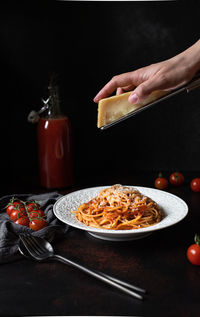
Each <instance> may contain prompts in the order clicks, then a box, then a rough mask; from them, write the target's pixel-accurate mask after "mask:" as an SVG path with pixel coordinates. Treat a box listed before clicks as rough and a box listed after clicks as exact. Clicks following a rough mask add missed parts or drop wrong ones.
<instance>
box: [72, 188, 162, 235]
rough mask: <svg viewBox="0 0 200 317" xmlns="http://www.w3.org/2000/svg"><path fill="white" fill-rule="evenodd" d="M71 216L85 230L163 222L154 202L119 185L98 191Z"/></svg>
mask: <svg viewBox="0 0 200 317" xmlns="http://www.w3.org/2000/svg"><path fill="white" fill-rule="evenodd" d="M74 212H75V213H76V218H77V219H78V220H79V221H81V222H83V223H84V224H86V225H87V226H90V227H94V228H100V229H113V230H128V229H139V228H145V227H148V226H152V225H154V224H156V223H158V222H160V221H161V219H162V218H163V216H162V213H161V211H160V209H159V207H158V205H157V203H156V202H155V201H153V200H152V199H151V198H149V197H147V196H144V195H143V194H141V193H140V192H139V191H138V190H137V189H135V188H132V187H127V186H122V185H114V186H111V187H109V188H106V189H103V190H101V191H100V192H99V194H98V195H97V197H95V198H93V199H91V200H90V201H89V202H87V203H83V204H81V205H80V206H79V207H78V209H77V210H75V211H74Z"/></svg>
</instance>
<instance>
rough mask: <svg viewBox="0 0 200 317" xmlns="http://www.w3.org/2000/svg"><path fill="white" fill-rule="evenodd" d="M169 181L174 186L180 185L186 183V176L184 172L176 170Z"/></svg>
mask: <svg viewBox="0 0 200 317" xmlns="http://www.w3.org/2000/svg"><path fill="white" fill-rule="evenodd" d="M169 181H170V183H171V184H172V185H174V186H180V185H182V184H183V183H184V176H183V174H182V173H179V172H174V173H172V174H171V175H170V177H169Z"/></svg>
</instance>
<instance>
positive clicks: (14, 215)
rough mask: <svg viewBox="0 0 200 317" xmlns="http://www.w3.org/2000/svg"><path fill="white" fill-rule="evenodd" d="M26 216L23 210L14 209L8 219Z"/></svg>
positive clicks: (13, 219) (14, 219)
mask: <svg viewBox="0 0 200 317" xmlns="http://www.w3.org/2000/svg"><path fill="white" fill-rule="evenodd" d="M24 217H27V213H26V211H25V210H18V209H14V210H13V211H12V212H11V214H10V220H12V221H16V220H17V219H19V218H24Z"/></svg>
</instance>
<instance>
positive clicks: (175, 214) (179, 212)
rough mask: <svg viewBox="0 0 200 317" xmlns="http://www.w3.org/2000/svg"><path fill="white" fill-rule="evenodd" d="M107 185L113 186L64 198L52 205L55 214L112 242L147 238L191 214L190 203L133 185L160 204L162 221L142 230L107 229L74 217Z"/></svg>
mask: <svg viewBox="0 0 200 317" xmlns="http://www.w3.org/2000/svg"><path fill="white" fill-rule="evenodd" d="M126 186H129V185H126ZM107 187H110V186H104V187H93V188H86V189H82V190H79V191H75V192H72V193H70V194H68V195H65V196H63V197H61V198H60V199H59V200H57V202H56V203H55V204H54V207H53V211H54V214H55V216H56V217H57V218H58V219H59V220H61V221H62V222H64V223H66V224H68V225H70V226H72V227H76V228H78V229H82V230H85V231H87V232H88V233H89V234H91V235H92V236H94V237H96V238H100V239H104V240H112V241H123V240H125V241H127V240H135V239H140V238H144V237H146V236H148V235H149V234H151V233H152V232H154V231H155V230H160V229H164V228H166V227H169V226H172V225H174V224H176V223H178V222H179V221H181V220H182V219H183V218H184V217H185V216H186V215H187V213H188V206H187V204H186V203H185V202H184V201H183V200H182V199H180V198H179V197H177V196H175V195H173V194H170V193H168V192H165V191H161V190H158V189H153V188H147V187H138V186H130V187H133V188H136V189H138V190H139V191H140V192H141V193H142V194H144V195H146V196H148V197H150V198H152V199H153V200H154V201H155V202H157V203H158V205H159V206H160V207H161V209H162V211H163V212H164V214H165V217H164V219H162V220H161V222H159V223H157V224H155V225H153V226H150V227H146V228H141V229H131V230H106V229H96V228H92V227H89V226H86V225H85V224H83V223H81V222H80V221H78V220H77V219H76V217H75V213H72V211H73V210H76V209H77V208H78V206H79V205H81V204H82V203H84V202H88V201H89V200H90V199H91V198H94V197H96V196H97V195H98V193H99V191H100V190H102V189H104V188H107Z"/></svg>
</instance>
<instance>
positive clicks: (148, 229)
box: [53, 185, 189, 236]
mask: <svg viewBox="0 0 200 317" xmlns="http://www.w3.org/2000/svg"><path fill="white" fill-rule="evenodd" d="M110 186H112V185H104V186H94V187H87V188H82V189H79V190H75V191H73V192H71V193H68V194H66V195H63V196H62V197H60V198H59V199H58V200H57V201H56V202H55V203H54V205H53V213H54V215H55V216H56V217H57V218H58V219H59V220H60V221H62V222H64V223H65V224H67V225H69V226H71V227H74V228H77V229H80V230H84V231H88V232H94V233H96V234H102V235H109V236H111V235H112V236H115V235H116V236H117V235H121V236H126V235H134V234H143V233H147V232H153V231H157V230H161V229H165V228H168V227H171V226H173V225H175V224H177V223H179V222H180V221H182V220H183V219H184V218H185V217H186V216H187V214H188V210H189V208H188V205H187V203H186V202H185V201H184V200H183V199H182V198H180V197H178V196H176V195H174V194H172V193H169V192H166V191H163V190H159V189H156V188H151V187H144V186H137V185H123V186H128V187H132V188H135V189H138V190H139V191H140V192H141V193H142V189H144V190H151V191H154V192H162V194H166V195H167V196H171V197H173V198H174V199H176V200H177V201H179V202H180V203H181V204H182V205H183V206H184V208H185V209H184V214H183V215H182V217H181V218H180V219H177V220H176V221H174V222H173V223H169V224H165V225H164V226H162V225H160V223H161V222H159V223H157V224H155V225H152V226H149V227H146V228H140V229H129V230H114V229H100V228H93V227H89V226H86V225H85V224H83V223H80V224H79V223H78V220H77V224H76V223H73V224H72V223H71V222H70V221H66V220H63V219H62V218H61V217H60V216H59V215H58V213H57V212H56V208H57V205H58V204H59V203H60V201H62V200H64V199H65V198H66V197H67V196H73V195H74V194H75V193H76V194H78V193H81V192H83V191H87V190H100V189H103V188H109V187H110ZM158 225H159V226H158Z"/></svg>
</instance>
